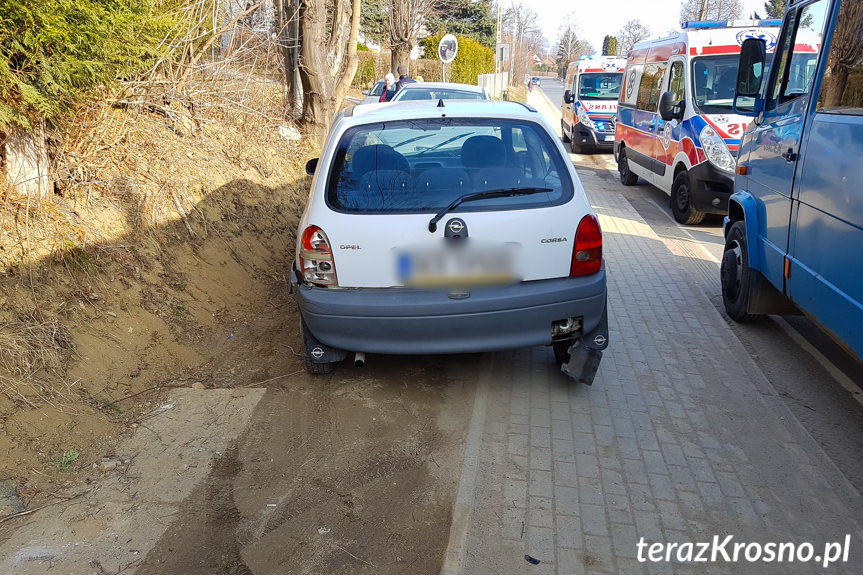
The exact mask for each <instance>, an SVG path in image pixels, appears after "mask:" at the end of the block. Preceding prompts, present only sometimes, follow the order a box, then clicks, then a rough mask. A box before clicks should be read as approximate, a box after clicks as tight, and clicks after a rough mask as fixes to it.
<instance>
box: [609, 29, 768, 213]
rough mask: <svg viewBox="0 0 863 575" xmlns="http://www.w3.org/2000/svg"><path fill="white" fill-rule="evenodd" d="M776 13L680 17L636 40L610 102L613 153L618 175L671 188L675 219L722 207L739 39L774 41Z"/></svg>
mask: <svg viewBox="0 0 863 575" xmlns="http://www.w3.org/2000/svg"><path fill="white" fill-rule="evenodd" d="M781 23H782V21H781V20H753V21H718V22H717V21H707V22H684V23H683V25H682V26H681V28H682V31H681V32H679V33H675V34H673V35H671V36H668V37H665V38H660V39H657V40H649V41H646V42H641V43H639V44H636V45H635V46H634V47H633V49H632V51H631V52H630V54H629V56H628V58H627V63H626V71H625V79H624V85H623V88H622V89H621V91H620V102H619V105H618V110H617V126H616V129H615V141H614V158H615V160H617V166H618V172H619V174H620V181H621V183H623V184H624V185H626V186H632V185H635V184H636V183H637V182H638V179H639V177H640V178H643V179H644V180H646V181H647V182H649V183H651V184H653V185H654V186H656V187H657V188H659V189H661V190H663V191H664V192H666V193H667V194H669V195H670V196H671V211H672V213H673V215H674V218H675V219H676V220H677V221H678V222H680V223H682V224H698V223H700V222H701V221H702V220H703V219H704V217H705V215H707V214H726V213H728V198H729V197H730V196H731V193H732V192H733V190H734V168H735V165H736V162H737V149H738V146H739V145H740V137H741V135H742V134H743V132H744V131H745V130H746V127H747V126H748V125H749V119H748V118H746V117H745V116H742V115H739V114H736V113H735V111H734V88H735V83H736V80H737V68H738V60H739V57H740V46H741V45H742V44H743V42H744V41H745V40H746V39H747V38H756V39H760V40H763V41H764V43H765V46H766V48H767V53H768V54H772V52H773V48H774V47H775V46H776V39H777V34H778V27H779V26H780V25H781Z"/></svg>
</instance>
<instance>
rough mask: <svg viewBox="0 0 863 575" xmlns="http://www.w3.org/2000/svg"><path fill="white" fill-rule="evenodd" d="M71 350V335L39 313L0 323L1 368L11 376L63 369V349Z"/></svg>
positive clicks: (60, 324) (36, 311) (37, 311)
mask: <svg viewBox="0 0 863 575" xmlns="http://www.w3.org/2000/svg"><path fill="white" fill-rule="evenodd" d="M70 349H72V336H71V334H70V333H69V330H68V329H66V328H65V327H64V326H63V324H62V323H60V321H59V320H57V319H55V318H49V317H47V316H46V315H45V313H44V312H42V311H40V310H33V311H30V312H29V313H27V314H25V315H24V316H23V317H21V318H20V320H19V321H12V322H3V323H0V367H3V369H5V370H6V371H8V372H10V373H15V374H18V375H22V376H31V375H33V374H34V373H36V372H37V371H40V370H43V369H47V370H54V369H56V368H58V367H59V366H60V362H61V358H62V355H63V353H64V350H70Z"/></svg>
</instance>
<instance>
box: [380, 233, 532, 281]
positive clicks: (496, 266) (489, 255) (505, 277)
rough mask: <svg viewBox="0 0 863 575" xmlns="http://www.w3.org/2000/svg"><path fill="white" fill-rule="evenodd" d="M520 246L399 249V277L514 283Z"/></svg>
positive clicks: (466, 244) (457, 246)
mask: <svg viewBox="0 0 863 575" xmlns="http://www.w3.org/2000/svg"><path fill="white" fill-rule="evenodd" d="M517 252H518V249H517V246H516V245H512V244H499V245H479V246H478V245H475V244H469V243H468V242H467V241H462V242H459V243H458V245H456V246H452V247H444V246H440V247H435V248H430V247H422V248H411V249H402V250H399V251H397V252H396V270H397V275H398V278H399V280H400V281H401V282H402V283H403V284H404V285H407V286H417V287H467V286H475V285H492V284H505V283H511V282H513V281H515V280H516V279H517V273H516V254H517Z"/></svg>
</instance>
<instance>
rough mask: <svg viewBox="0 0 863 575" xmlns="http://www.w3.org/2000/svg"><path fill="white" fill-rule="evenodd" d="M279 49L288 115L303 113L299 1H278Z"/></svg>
mask: <svg viewBox="0 0 863 575" xmlns="http://www.w3.org/2000/svg"><path fill="white" fill-rule="evenodd" d="M275 6H276V14H277V20H276V21H277V25H278V37H279V47H280V49H281V52H282V61H283V68H284V74H285V107H286V108H287V110H288V115H290V116H292V117H295V118H297V117H299V116H300V115H301V114H302V112H303V85H302V81H301V79H300V45H301V41H300V14H299V11H300V3H299V0H277V1H276V3H275Z"/></svg>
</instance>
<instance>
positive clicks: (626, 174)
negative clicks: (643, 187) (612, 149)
mask: <svg viewBox="0 0 863 575" xmlns="http://www.w3.org/2000/svg"><path fill="white" fill-rule="evenodd" d="M617 173H618V174H620V183H621V184H623V185H624V186H634V185H635V184H637V183H638V174H634V173H632V172H631V171H630V170H629V161H628V160H627V159H626V150H624V149H623V148H622V147H621V148H620V152H619V153H618V156H617Z"/></svg>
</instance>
